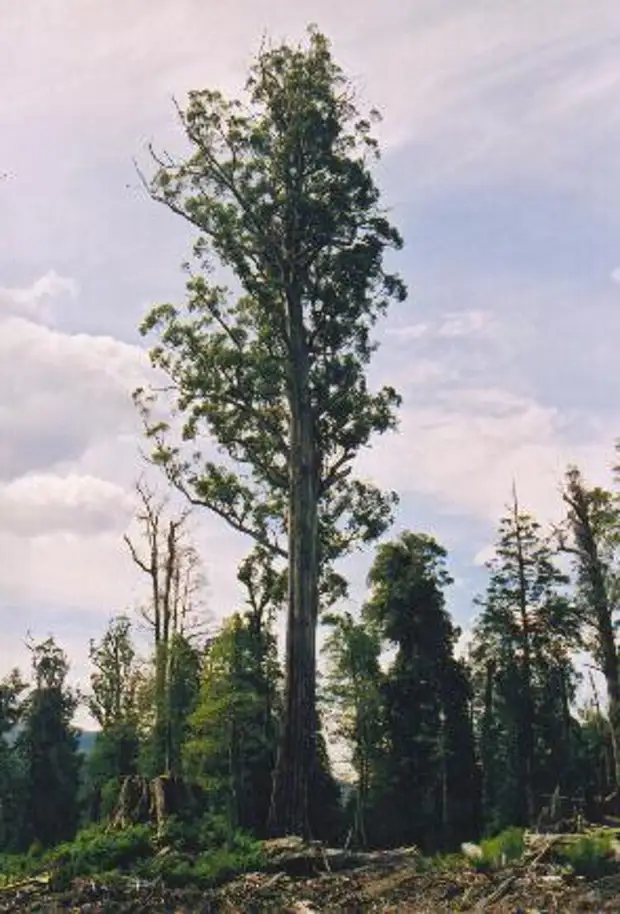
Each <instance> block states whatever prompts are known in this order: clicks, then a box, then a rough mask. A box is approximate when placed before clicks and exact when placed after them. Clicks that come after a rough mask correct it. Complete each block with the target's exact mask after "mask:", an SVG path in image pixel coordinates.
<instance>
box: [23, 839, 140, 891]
mask: <svg viewBox="0 0 620 914" xmlns="http://www.w3.org/2000/svg"><path fill="white" fill-rule="evenodd" d="M152 853H153V848H152V845H151V832H150V829H149V827H148V826H147V825H132V826H130V827H129V828H125V829H123V830H122V831H112V830H110V829H107V828H105V827H102V826H100V825H94V826H91V827H90V828H86V829H84V830H83V831H81V832H79V833H78V834H77V835H76V837H75V839H74V840H73V841H71V842H67V843H66V844H60V845H58V846H57V847H55V848H53V849H52V850H51V851H48V853H47V854H45V855H44V857H43V859H42V861H41V866H42V868H43V869H50V870H52V871H53V872H54V873H55V874H56V875H57V876H58V877H59V879H60V881H62V882H64V881H66V880H70V879H73V878H75V877H76V876H94V875H97V874H100V873H107V872H109V871H110V870H117V869H118V870H129V869H130V868H131V867H132V865H133V864H134V863H135V862H136V861H137V860H139V859H141V858H143V857H148V856H150V855H151V854H152Z"/></svg>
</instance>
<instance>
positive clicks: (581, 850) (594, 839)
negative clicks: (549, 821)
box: [558, 834, 615, 878]
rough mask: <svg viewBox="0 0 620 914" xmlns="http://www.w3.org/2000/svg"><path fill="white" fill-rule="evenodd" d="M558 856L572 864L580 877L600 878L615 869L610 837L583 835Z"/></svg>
mask: <svg viewBox="0 0 620 914" xmlns="http://www.w3.org/2000/svg"><path fill="white" fill-rule="evenodd" d="M558 856H559V857H561V858H562V859H564V860H565V861H566V862H568V863H570V865H571V867H572V868H573V871H574V872H575V873H576V874H577V875H578V876H586V877H588V878H599V877H601V876H605V875H606V874H607V873H609V872H610V871H611V870H613V869H614V868H615V867H614V863H615V860H614V853H613V847H612V840H611V838H610V837H609V836H608V835H603V834H598V835H583V836H582V837H581V838H579V839H578V840H577V841H575V842H574V843H572V844H569V845H568V846H567V847H564V848H562V849H561V850H560V851H559V852H558Z"/></svg>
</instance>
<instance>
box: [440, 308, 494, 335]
mask: <svg viewBox="0 0 620 914" xmlns="http://www.w3.org/2000/svg"><path fill="white" fill-rule="evenodd" d="M498 329H499V321H498V320H497V319H496V318H495V317H493V315H492V314H491V313H490V312H489V311H453V312H451V313H450V314H446V315H445V317H444V318H443V320H442V321H441V322H440V323H439V326H438V327H437V336H439V337H447V338H449V339H453V338H455V337H462V336H481V337H489V336H493V335H494V334H495V333H496V332H497V330H498Z"/></svg>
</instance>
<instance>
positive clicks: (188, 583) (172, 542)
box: [124, 480, 205, 774]
mask: <svg viewBox="0 0 620 914" xmlns="http://www.w3.org/2000/svg"><path fill="white" fill-rule="evenodd" d="M136 493H137V495H138V498H139V503H140V507H139V509H138V512H137V514H136V519H137V521H138V523H139V525H140V533H141V539H142V544H136V543H135V542H134V541H133V540H132V539H131V537H130V536H129V535H128V534H125V535H124V540H125V543H126V544H127V547H128V549H129V552H130V555H131V558H132V560H133V562H134V563H135V565H136V566H137V567H138V568H139V569H140V570H141V571H142V572H144V574H145V575H147V576H148V578H149V582H150V600H149V603H148V605H147V606H146V607H143V608H142V610H141V615H142V617H143V619H144V620H145V621H146V623H147V624H148V626H149V627H150V629H151V630H152V633H153V645H154V653H155V696H154V711H155V726H156V727H157V726H158V725H159V723H160V721H161V717H162V711H163V710H164V709H166V711H167V712H169V710H170V709H169V703H170V702H169V700H170V686H171V683H172V679H173V674H174V670H173V663H174V650H173V649H172V646H173V642H174V640H175V638H176V637H178V636H181V637H183V638H186V639H189V638H191V637H192V636H195V635H198V634H200V633H202V632H203V631H204V614H201V613H200V609H201V608H202V607H201V600H200V597H201V593H202V591H203V590H204V586H205V577H204V573H203V570H202V563H201V559H200V556H199V554H198V551H197V549H196V547H195V546H194V544H193V543H192V541H191V538H190V535H189V529H188V521H189V518H190V515H191V510H190V509H189V508H186V509H184V510H183V511H181V512H180V513H178V514H176V515H171V514H170V513H169V500H168V499H167V498H161V497H159V496H158V495H157V494H156V493H155V491H154V490H153V489H151V488H150V487H149V486H148V484H147V483H146V482H145V481H144V480H139V481H138V482H137V483H136ZM201 616H202V618H201ZM169 717H170V714H169V713H167V714H166V715H165V718H166V720H168V722H169ZM166 730H167V731H168V732H167V734H166V736H165V772H164V773H165V774H170V762H171V754H172V746H171V734H170V727H169V726H168V727H166Z"/></svg>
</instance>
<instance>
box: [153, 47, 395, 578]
mask: <svg viewBox="0 0 620 914" xmlns="http://www.w3.org/2000/svg"><path fill="white" fill-rule="evenodd" d="M247 91H248V94H249V105H246V104H243V103H242V102H240V101H228V100H226V99H225V98H224V97H223V96H222V95H221V94H220V93H218V92H214V91H209V90H203V91H194V92H191V93H190V95H189V104H188V107H187V109H186V110H185V111H184V112H182V115H181V116H182V121H183V125H184V128H185V131H186V134H187V137H188V139H189V141H190V143H191V145H192V148H193V152H192V154H191V156H190V157H189V158H188V159H187V160H186V161H184V162H181V163H178V164H177V163H174V164H172V163H171V164H170V165H168V164H166V165H163V166H162V167H161V168H159V170H158V171H157V173H156V175H155V177H154V179H153V182H152V185H151V188H152V194H153V196H154V197H155V199H157V200H159V201H161V202H163V203H164V204H166V205H167V206H169V207H170V208H171V209H172V210H173V211H174V212H176V213H178V214H180V215H181V216H183V217H184V218H185V219H187V220H188V221H189V222H190V223H191V224H192V225H193V226H195V227H196V229H197V230H198V232H199V233H200V234H199V236H198V240H197V242H196V245H195V252H196V257H197V261H198V265H199V270H198V272H197V273H195V274H193V275H191V277H190V279H189V282H188V293H189V303H188V308H187V311H186V312H185V313H184V312H183V310H182V309H180V308H177V307H174V306H172V305H162V306H159V307H156V308H154V309H153V310H152V312H151V313H150V314H149V315H148V317H147V318H146V320H145V321H144V323H143V326H142V330H143V332H145V333H147V332H149V331H153V330H157V331H158V333H159V336H160V340H161V342H160V344H159V345H158V346H156V347H155V348H154V349H153V350H152V352H151V356H152V359H153V362H154V364H155V365H157V367H158V368H160V369H163V371H164V372H166V373H167V374H168V375H169V376H170V378H171V380H172V383H173V385H174V388H175V389H176V390H177V391H178V406H179V409H180V413H181V415H182V416H183V417H184V419H185V424H184V430H183V436H184V439H185V440H188V441H197V440H198V438H199V437H200V436H201V435H202V432H203V430H208V431H209V433H210V434H211V435H212V436H213V437H214V438H215V440H216V441H218V443H219V444H220V446H221V447H222V449H223V450H224V451H226V452H227V453H228V455H229V456H230V457H231V458H232V460H233V461H234V462H235V463H238V464H241V465H243V466H244V467H245V468H246V470H247V472H246V471H244V472H243V473H236V472H233V471H231V468H230V465H229V464H225V465H224V464H220V465H218V464H216V463H211V462H205V461H204V459H203V458H202V457H201V455H200V454H197V455H196V460H195V461H194V460H192V459H189V461H188V460H186V459H185V458H184V456H183V453H182V452H181V451H180V450H179V449H178V448H177V447H176V446H173V445H171V444H169V443H168V442H167V439H166V438H165V436H164V437H163V438H162V432H163V431H164V430H165V427H164V426H163V425H162V424H159V425H157V424H153V423H151V424H150V426H149V427H150V430H151V433H152V437H153V438H154V440H155V442H156V458H157V459H158V461H159V462H160V463H162V464H163V465H164V466H165V468H166V469H167V470H168V472H169V475H170V478H171V479H172V480H173V481H174V482H175V483H176V484H177V485H182V486H183V488H185V487H187V489H188V490H189V491H191V492H192V493H193V494H194V496H195V497H196V498H197V499H198V501H200V502H202V503H204V504H205V505H206V506H207V507H210V508H212V510H214V511H215V512H216V513H217V514H219V515H220V516H222V517H224V518H225V519H226V520H228V522H229V523H230V524H232V526H234V527H236V528H237V529H241V530H244V531H245V532H247V533H249V534H250V535H251V536H253V537H254V538H255V539H256V541H257V542H259V543H262V544H264V545H266V546H268V547H269V548H270V549H272V550H274V551H275V552H281V551H282V545H281V537H282V534H283V533H284V531H285V528H286V510H287V493H288V485H289V482H288V476H287V472H286V467H287V463H288V460H289V456H290V454H289V434H290V430H289V415H290V409H291V408H292V404H291V403H290V402H289V401H290V399H291V397H292V396H293V392H294V390H295V387H296V385H293V386H291V385H290V384H289V377H290V372H291V371H292V372H293V375H299V372H300V370H301V369H302V366H301V364H298V363H296V362H295V356H294V353H293V351H292V348H291V345H290V343H291V340H290V336H289V332H290V327H291V317H290V313H289V312H290V310H291V308H293V307H294V306H293V304H292V302H293V301H297V302H298V303H299V305H300V306H301V308H302V309H303V314H302V319H303V324H304V336H305V339H306V345H307V352H306V357H307V362H308V370H309V384H310V390H309V403H311V404H312V411H313V423H314V429H315V436H316V438H315V441H314V442H313V444H314V445H315V447H316V448H317V451H318V453H317V461H316V464H317V466H318V467H321V468H322V472H321V479H320V481H319V480H317V483H318V494H319V498H320V501H321V507H322V510H321V523H320V537H321V546H322V548H321V553H322V556H323V559H324V561H325V562H327V561H328V560H331V559H332V558H334V557H336V556H337V555H339V554H342V553H343V552H346V551H347V550H348V549H350V548H351V547H352V546H353V545H354V543H355V542H358V541H359V540H360V539H361V540H362V541H364V540H366V539H367V538H372V537H374V536H376V535H378V534H379V533H380V532H381V531H382V529H384V528H385V524H386V521H387V518H388V516H389V513H390V508H391V504H392V501H393V498H392V497H383V496H382V495H381V493H379V492H378V490H376V489H375V488H374V487H372V486H371V485H369V484H367V483H362V482H361V481H359V480H354V479H352V478H350V476H349V474H348V472H345V470H346V469H347V467H348V466H349V465H350V464H351V463H352V461H353V459H354V456H355V454H356V452H357V450H358V449H359V448H360V447H362V446H364V445H365V444H367V443H368V441H369V439H370V437H371V435H372V434H373V433H374V432H383V431H386V430H387V429H389V428H391V427H393V426H394V421H395V420H394V415H393V409H394V407H395V406H396V405H397V404H398V402H399V398H398V397H397V395H396V393H395V392H394V390H393V389H392V388H385V389H384V390H382V391H380V392H378V393H376V394H373V393H371V392H370V391H369V390H368V388H367V385H366V380H365V369H366V365H367V363H368V362H369V361H370V358H371V355H372V352H373V350H374V348H375V345H374V343H373V341H372V339H371V337H370V331H371V329H372V327H373V325H374V324H375V322H376V320H377V317H378V316H379V315H380V314H381V313H383V312H384V311H385V310H386V308H387V306H388V304H389V302H390V300H391V299H395V300H402V299H403V298H404V295H405V292H404V288H403V285H402V283H401V282H400V280H399V279H398V277H396V276H393V275H390V274H387V273H386V272H384V270H383V266H382V260H383V255H384V252H385V251H386V250H388V249H389V248H392V247H396V248H398V247H400V246H401V239H400V237H399V235H398V233H397V231H396V230H395V229H394V228H393V227H392V226H391V225H390V224H389V223H388V221H387V220H386V218H385V215H384V213H383V211H382V209H381V207H380V206H379V192H378V189H377V188H376V186H375V184H374V182H373V179H372V176H371V173H370V171H369V170H368V161H369V159H371V158H372V157H373V156H374V150H375V147H376V143H375V141H374V140H373V139H372V137H371V134H370V126H371V125H370V122H369V121H368V120H367V119H365V118H363V117H361V116H360V115H359V114H358V113H357V111H356V110H355V107H354V105H353V100H352V93H351V91H350V87H348V86H347V83H346V80H345V79H344V76H343V74H342V72H341V71H340V69H339V68H338V67H337V66H336V64H335V63H334V62H333V60H332V58H331V53H330V48H329V44H328V42H327V40H326V39H325V37H324V36H323V35H321V34H320V33H318V32H316V31H313V32H311V34H310V42H309V47H308V49H307V50H302V49H301V48H290V47H285V46H284V47H279V48H276V49H274V50H266V51H264V52H262V53H261V54H260V56H259V59H258V60H257V61H256V64H255V65H254V66H253V68H252V72H251V76H250V78H249V80H248V83H247ZM285 112H286V114H285ZM293 226H294V228H293ZM212 258H215V259H217V260H219V261H220V262H221V263H223V264H224V265H226V266H227V267H229V268H231V269H232V271H233V272H234V273H235V276H236V278H237V280H238V283H239V284H240V286H241V288H242V295H241V297H239V298H238V299H236V300H234V299H233V300H231V296H230V293H229V291H228V290H227V289H225V288H223V287H222V286H220V285H216V284H215V283H213V282H212V281H211V277H210V275H209V274H210V261H211V259H212ZM142 402H143V403H144V400H143V401H142ZM347 517H348V520H346V525H345V523H344V522H345V519H346V518H347ZM325 570H327V568H326V569H325Z"/></svg>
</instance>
